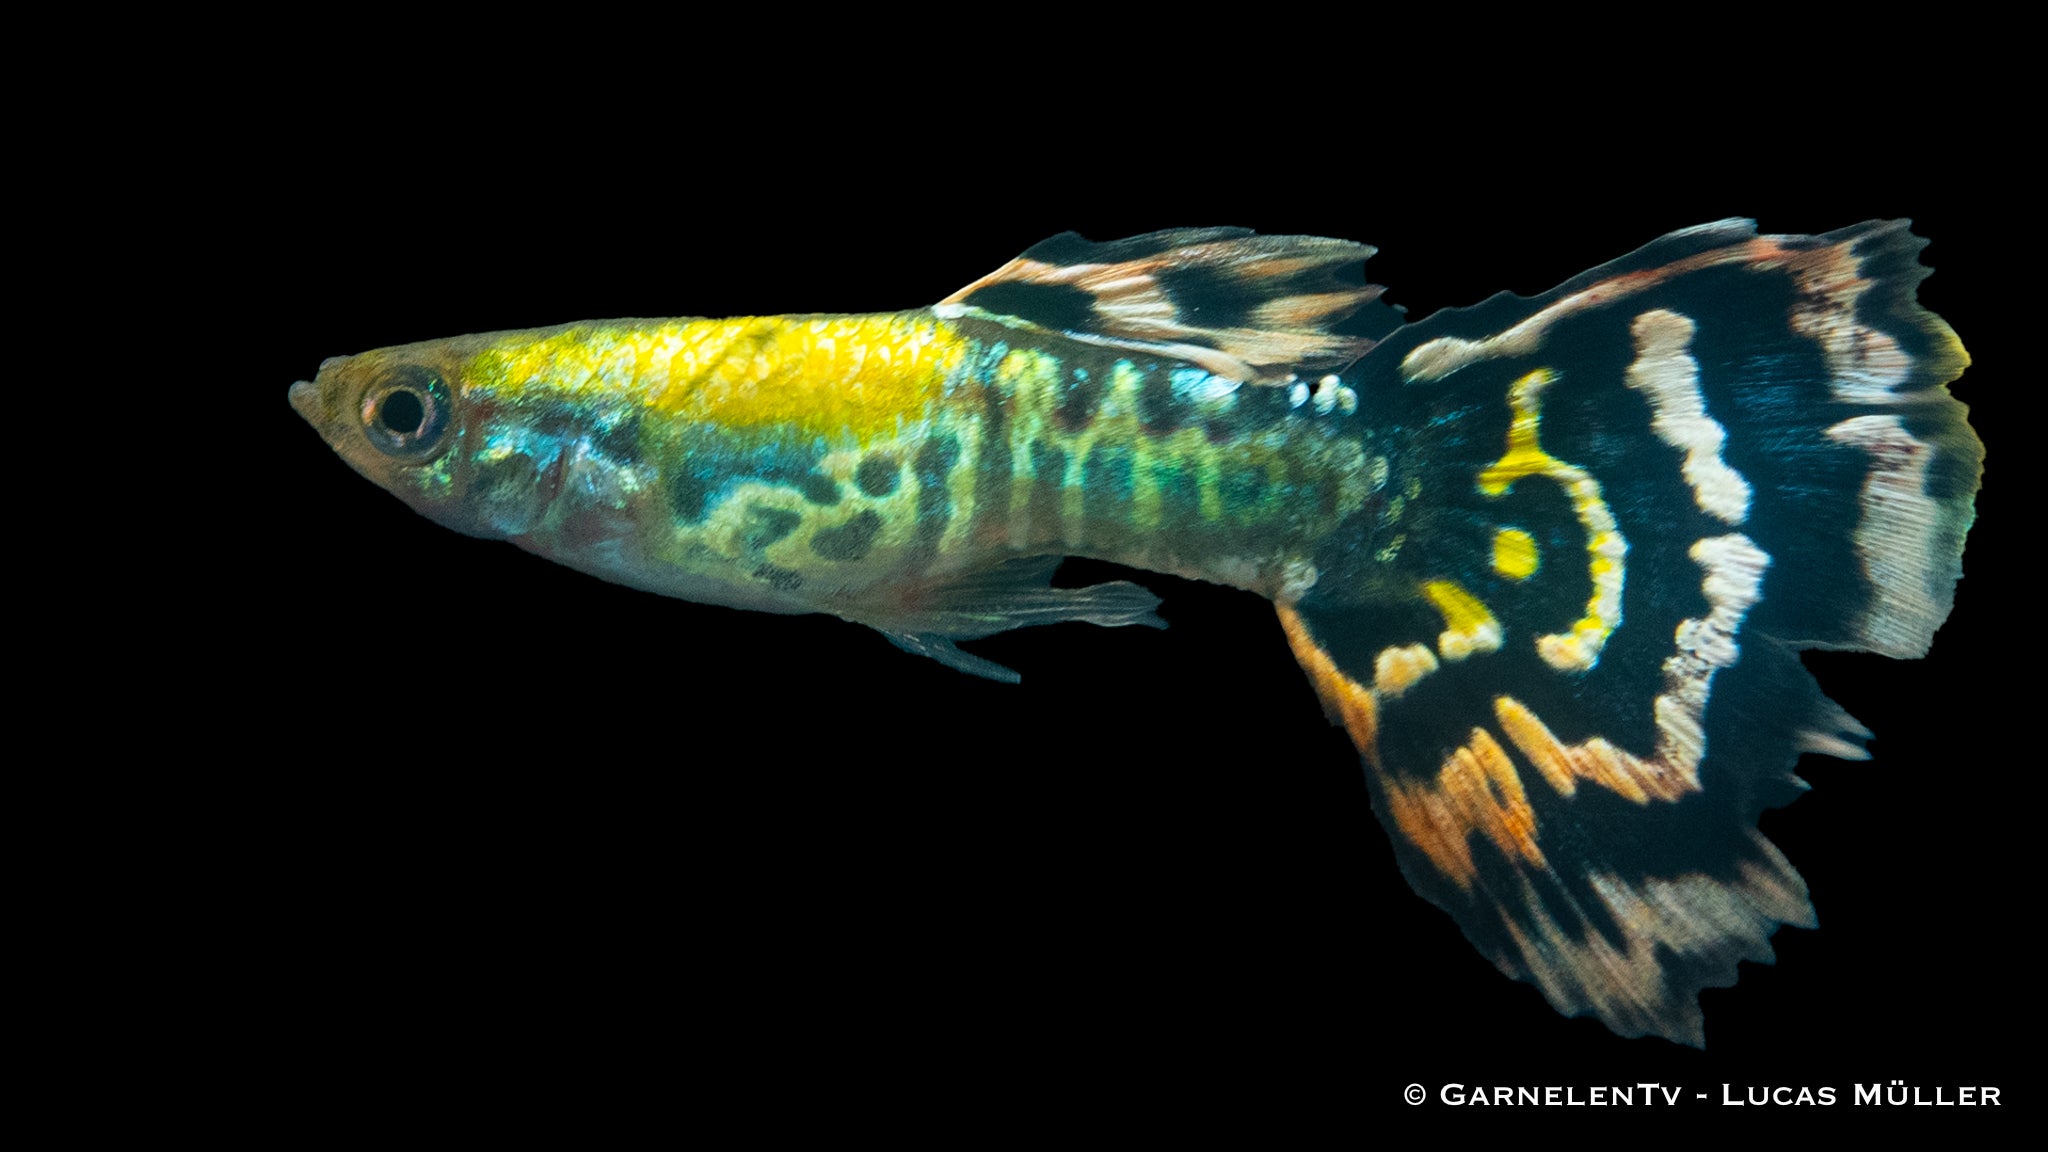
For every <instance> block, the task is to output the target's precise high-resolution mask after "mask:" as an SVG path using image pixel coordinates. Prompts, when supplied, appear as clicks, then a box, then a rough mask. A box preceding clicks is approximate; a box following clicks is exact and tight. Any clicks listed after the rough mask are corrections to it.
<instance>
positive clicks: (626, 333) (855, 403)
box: [483, 312, 968, 444]
mask: <svg viewBox="0 0 2048 1152" xmlns="http://www.w3.org/2000/svg"><path fill="white" fill-rule="evenodd" d="M967 349H968V342H967V341H966V340H965V339H964V338H963V337H961V336H960V335H959V334H958V333H957V332H956V331H955V330H954V328H953V326H952V325H950V324H948V323H947V322H945V321H943V320H940V319H939V318H937V317H935V316H933V315H931V314H930V313H928V312H895V313H880V314H873V315H860V316H810V317H805V316H794V317H792V316H757V317H739V318H735V319H730V320H662V321H649V322H634V321H627V322H621V323H617V324H603V323H599V324H579V325H572V326H570V327H568V328H565V329H562V330H559V331H553V332H548V333H544V334H539V335H535V334H529V333H518V334H515V335H513V336H511V337H508V338H507V339H506V340H504V341H502V342H501V343H500V344H498V345H497V346H494V347H493V348H492V349H490V350H489V351H488V352H486V353H485V358H486V360H488V361H489V363H488V365H487V366H486V367H485V370H484V373H483V375H484V376H485V378H487V379H488V380H490V382H491V384H492V386H494V387H496V388H499V389H501V390H503V391H506V392H508V393H517V392H519V391H521V390H525V389H532V388H536V387H546V388H552V389H555V390H558V391H561V392H564V393H566V394H569V395H571V396H587V395H589V394H591V393H610V394H614V395H617V396H619V397H620V398H621V399H622V400H626V401H631V402H635V403H638V404H640V405H643V406H644V407H645V408H647V409H648V410H651V411H654V412H658V413H661V414H663V415H667V416H673V417H676V418H678V419H684V420H700V421H706V422H713V423H717V424H720V425H723V426H725V427H728V428H753V427H765V426H779V427H785V428H789V429H792V430H795V431H797V432H800V433H804V434H807V435H813V436H822V437H827V438H836V437H841V436H851V437H852V438H854V439H855V440H856V441H857V442H859V443H862V444H865V443H868V442H870V441H871V440H873V439H875V438H877V437H880V436H885V435H889V434H892V433H894V432H895V431H896V430H897V429H899V428H901V427H903V426H904V425H905V424H906V423H909V422H913V421H916V420H919V419H921V418H923V417H924V416H926V415H927V414H928V413H929V412H930V411H931V410H932V409H933V407H934V406H935V405H936V404H937V402H938V401H939V399H940V397H941V395H942V394H943V392H944V389H945V385H946V382H947V380H948V379H949V377H951V376H952V375H953V374H955V372H956V371H957V370H958V368H959V367H960V363H961V360H962V358H963V356H965V355H966V352H967Z"/></svg>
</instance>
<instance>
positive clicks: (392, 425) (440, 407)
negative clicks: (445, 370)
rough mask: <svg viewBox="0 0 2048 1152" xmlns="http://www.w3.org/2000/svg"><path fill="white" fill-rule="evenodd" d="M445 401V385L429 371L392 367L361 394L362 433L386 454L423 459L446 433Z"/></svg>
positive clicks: (446, 407)
mask: <svg viewBox="0 0 2048 1152" xmlns="http://www.w3.org/2000/svg"><path fill="white" fill-rule="evenodd" d="M448 400H449V398H448V385H446V384H444V383H442V381H441V377H440V374H439V373H437V372H435V371H434V370H433V369H431V368H427V367H425V366H423V365H419V364H406V365H402V366H400V367H398V368H394V369H392V370H391V371H389V372H387V373H385V374H384V375H382V376H380V377H378V378H377V380H376V381H375V382H374V383H372V384H371V385H370V386H369V387H368V388H367V389H365V390H364V391H363V405H362V417H363V432H364V433H365V434H366V435H368V436H369V438H370V443H372V444H375V445H376V446H377V447H378V449H379V450H381V451H382V452H384V453H385V454H387V455H391V456H400V457H405V458H407V459H414V458H418V457H422V456H426V455H428V454H430V453H432V452H433V451H434V450H435V449H436V448H438V447H440V444H441V440H442V438H443V436H444V435H445V434H446V433H447V431H448V409H449V402H448Z"/></svg>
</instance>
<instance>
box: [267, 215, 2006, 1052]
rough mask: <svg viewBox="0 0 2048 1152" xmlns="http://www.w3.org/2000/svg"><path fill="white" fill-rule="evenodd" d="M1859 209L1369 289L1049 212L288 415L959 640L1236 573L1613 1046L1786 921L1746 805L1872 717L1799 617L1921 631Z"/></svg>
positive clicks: (1904, 473) (1359, 278)
mask: <svg viewBox="0 0 2048 1152" xmlns="http://www.w3.org/2000/svg"><path fill="white" fill-rule="evenodd" d="M1923 244H1924V242H1922V241H1920V240H1918V239H1916V238H1914V237H1913V236H1912V235H1911V234H1910V233H1909V232H1908V230H1907V228H1906V225H1905V224H1904V223H1903V222H1879V223H1870V224H1864V225H1860V226H1857V227H1854V228H1848V229H1844V230H1842V231H1838V232H1833V233H1829V234H1827V235H1825V236H1818V237H1803V236H1761V235H1758V234H1757V233H1756V230H1755V228H1754V226H1753V225H1752V224H1751V223H1750V222H1748V221H1723V222H1720V223H1716V224H1709V225H1705V226H1702V227H1698V228H1691V229H1687V230H1685V231H1681V232H1676V233H1673V234H1671V235H1669V236H1666V237H1664V238H1663V239H1661V240H1658V241H1656V242H1655V243H1653V244H1651V245H1649V246H1648V247H1645V248H1643V249H1642V250H1640V251H1638V252H1636V253H1635V254H1633V255H1631V256H1628V257H1626V258H1624V259H1621V260H1618V261H1616V262H1614V263H1611V264H1608V265H1606V266H1604V267H1601V268H1598V269H1596V270H1594V271H1592V272H1588V273H1586V274H1584V275H1582V276H1579V277H1578V278H1576V279H1574V280H1571V281H1570V282H1568V283H1566V284H1564V285H1562V286H1561V287H1559V288H1557V289H1555V290H1553V291H1551V292H1548V293H1546V294H1544V295H1541V296H1538V297H1535V298H1533V299H1522V298H1518V297H1513V296H1509V295H1506V294H1502V295H1500V296H1496V297H1494V298H1493V299H1491V300H1489V301H1487V302H1485V303H1483V304H1480V305H1479V306H1477V307H1473V308H1469V309H1455V310H1447V311H1444V312H1440V313H1438V314H1436V315H1433V316H1431V317H1429V318H1428V319H1426V320H1424V321H1422V322H1419V323H1414V324H1403V323H1402V322H1401V318H1400V316H1399V314H1398V313H1397V312H1396V311H1395V310H1394V309H1391V308H1389V307H1387V306H1386V305H1384V304H1383V303H1381V302H1380V301H1379V300H1378V296H1379V294H1380V289H1379V288H1377V287H1374V286H1370V285H1368V284H1366V283H1365V281H1364V278H1363V264H1364V260H1365V258H1366V257H1367V256H1368V255H1370V253H1371V251H1372V250H1371V249H1369V248H1367V247H1364V246H1362V245H1359V244H1353V243H1349V242H1346V241H1342V240H1331V239H1322V238H1316V237H1305V236H1258V235H1254V234H1252V233H1250V232H1248V231H1245V230H1242V229H1227V228H1219V229H1186V230H1176V231H1166V232H1157V233H1153V234H1150V235H1146V236H1138V237H1134V238H1131V239H1127V240H1121V241H1116V242H1113V243H1090V242H1088V241H1086V240H1083V239H1081V238H1080V237H1078V236H1076V235H1073V234H1067V235H1063V236H1058V237H1055V238H1053V239H1051V240H1048V241H1046V242H1044V243H1042V244H1039V245H1038V246H1036V247H1034V248H1032V249H1031V250H1030V251H1028V252H1026V253H1025V254H1024V255H1022V256H1020V257H1018V258H1017V259H1015V260H1013V261H1011V262H1010V263H1008V264H1006V265H1004V266H1003V267H1001V268H999V269H997V270H996V271H995V272H993V273H991V274H990V275H988V276H986V277H984V278H982V279H981V280H978V281H976V282H975V283H973V284H970V285H968V286H967V287H965V288H963V289H961V290H960V291H958V292H956V293H954V294H953V295H951V296H949V297H947V298H946V299H945V300H943V301H941V302H939V303H938V304H936V305H933V306H931V307H928V308H920V309H915V310H912V311H907V312H897V313H887V314H876V315H817V316H773V317H747V318H740V319H729V320H700V319H666V320H612V321H597V322H590V323H579V324H567V325H563V326H560V327H556V328H545V329H537V330H532V331H522V332H497V333H489V334H484V335H476V336H460V337H455V338H453V339H446V340H437V341H430V342H426V343H420V344H411V345H406V346H404V347H398V348H387V349H381V350H377V351H372V352H365V353H362V354H360V355H356V356H347V357H338V358H335V359H331V360H329V361H327V362H326V363H324V364H322V365H321V368H320V372H319V374H318V377H317V378H316V379H315V380H313V381H311V382H304V381H302V382H300V383H298V384H295V385H293V386H292V389H291V402H292V405H293V407H294V408H296V409H297V410H298V411H299V413H300V414H301V415H303V416H304V417H305V418H306V420H308V421H309V422H310V423H312V425H313V426H314V427H315V428H316V429H318V430H319V432H320V434H321V435H322V436H323V437H324V438H325V439H326V440H327V441H328V443H329V444H330V445H331V446H332V447H333V448H334V449H335V451H337V452H339V453H340V454H341V455H342V457H343V458H344V459H345V460H347V461H348V463H349V464H350V466H352V467H353V468H355V469H356V470H357V471H358V472H360V473H362V474H363V475H364V476H366V477H368V478H369V479H370V480H372V481H374V482H375V483H377V484H378V485H380V486H382V487H383V488H385V489H386V490H388V491H390V492H391V493H393V494H394V495H397V496H398V497H399V498H401V499H403V500H404V501H406V502H407V503H408V504H410V505H411V506H412V507H413V508H415V509H416V510H418V511H419V512H421V513H422V514H424V515H426V516H429V517H431V518H433V519H434V520H437V521H439V522H440V523H442V524H445V525H447V526H449V527H451V528H454V529H457V530H458V531H462V532H466V533H470V534H473V535H478V536H488V537H502V538H505V539H509V540H511V541H513V542H515V543H517V544H518V545H519V546H520V547H522V548H525V549H528V550H530V551H533V552H536V553H539V554H541V555H543V556H547V557H549V558H551V559H554V560H556V561H559V562H561V563H563V564H567V565H569V566H571V567H574V568H577V569H580V570H582V571H585V572H588V573H591V574H593V575H597V576H600V577H603V578H605V579H607V580H613V581H617V582H619V583H622V584H627V585H631V586H633V587H636V588H641V589H646V590H648V591H652V592H658V593H662V594H666V595H671V596H679V597H684V598H687V599H690V600H697V601H703V602H708V603H714V604H725V605H732V606H737V607H742V608H754V609H761V610H764V611H771V612H829V613H832V614H834V615H837V616H841V617H844V618H845V619H848V620H853V621H857V622H859V623H862V624H865V625H868V626H870V627H872V628H874V629H876V630H878V631H880V632H881V633H882V634H883V635H884V636H886V637H887V638H888V639H889V640H891V641H892V642H893V643H895V644H897V645H898V646H900V647H902V648H905V649H907V650H909V651H911V652H915V653H921V654H924V655H927V656H931V657H933V658H935V659H938V660H940V661H943V662H945V663H947V664H949V665H952V666H953V667H956V668H959V669H961V670H963V671H966V672H969V673H973V674H976V675H981V676H987V677H991V678H994V679H998V680H1015V679H1016V676H1015V674H1014V673H1012V672H1010V671H1009V670H1007V669H1005V668H1003V667H1001V666H999V665H996V664H994V663H992V662H991V661H988V660H986V659H984V658H982V657H979V656H975V655H973V654H971V653H969V652H966V651H964V650H962V649H961V648H959V647H958V646H957V644H956V642H957V641H961V640H971V639H973V638H976V637H982V636H987V635H990V634H993V633H997V632H1002V631H1005V630H1008V629H1013V628H1020V627H1025V626H1029V625H1035V624H1048V623H1055V622H1060V621H1070V620H1081V621H1088V622H1092V623H1096V624H1103V625H1125V624H1147V625H1153V626H1161V622H1160V620H1159V619H1158V618H1157V617H1156V616H1155V615H1154V614H1153V609H1154V608H1155V607H1156V606H1157V604H1158V601H1157V599H1156V598H1155V597H1153V596H1152V595H1151V594H1150V593H1148V592H1146V591H1145V590H1143V589H1142V588H1140V587H1138V586H1137V585H1135V584H1131V583H1128V582H1123V581H1118V582H1113V583H1105V584H1099V585H1096V586H1093V587H1087V588H1061V587H1055V586H1054V585H1053V584H1052V581H1051V576H1052V573H1053V569H1054V567H1055V566H1056V565H1057V563H1058V561H1059V558H1061V557H1064V556H1083V557H1093V558H1099V559H1102V560H1107V561H1112V562H1115V563H1118V564H1122V565H1127V566H1130V567H1133V568H1140V569H1147V570H1151V571H1157V572H1165V573H1173V574H1177V575H1181V576H1186V577H1192V578H1196V579H1201V580H1208V581H1214V582H1217V583H1221V584H1226V585H1231V586H1234V587H1237V588H1242V589H1248V590H1250V591H1253V592H1256V593H1258V594H1260V595H1262V596H1265V597H1267V598H1269V599H1271V600H1272V601H1273V602H1274V604H1275V605H1276V608H1277V611H1278V614H1279V618H1280V626H1281V628H1282V629H1283V630H1284V632H1285V635H1286V638H1287V641H1288V643H1289V644H1290V645H1291V646H1292V649H1293V651H1294V654H1295V656H1296V657H1297V658H1298V660H1299V661H1300V663H1301V665H1302V667H1303V668H1304V669H1305V670H1306V671H1307V673H1308V675H1309V678H1310V680H1311V682H1312V683H1313V684H1314V686H1315V689H1316V691H1317V693H1318V694H1319V695H1320V696H1321V699H1322V701H1323V704H1324V706H1325V708H1326V710H1327V712H1328V713H1329V715H1330V716H1331V718H1332V719H1333V720H1334V721H1336V722H1337V723H1340V724H1342V725H1343V727H1344V728H1345V729H1346V730H1347V731H1348V733H1349V734H1350V736H1351V738H1352V740H1353V742H1354V743H1355V744H1356V746H1357V748H1358V751H1359V753H1360V755H1361V757H1362V760H1363V763H1364V767H1365V770H1366V776H1367V778H1368V781H1369V785H1370V791H1371V794H1372V798H1373V804H1374V806H1375V808H1376V810H1377V811H1378V812H1379V814H1380V819H1381V821H1382V822H1383V823H1384V825H1385V826H1386V829H1387V831H1388V833H1389V835H1390V837H1391V839H1392V840H1393V842H1394V845H1395V848H1396V853H1397V855H1398V857H1399V859H1400V861H1401V865H1402V868H1403V871H1404V873H1405V874H1406V876H1407V878H1408V880H1409V881H1410V883H1411V884H1412V885H1413V886H1414V888H1415V889H1416V890H1417V891H1418V892H1420V893H1421V894H1422V895H1424V896H1425V897H1427V898H1428V899H1430V900H1431V901H1432V902H1434V903H1435V904H1436V905H1438V906H1439V907H1441V908H1443V909H1444V910H1445V911H1447V912H1448V913H1450V915H1451V916H1452V917H1453V918H1454V919H1455V920H1456V921H1457V922H1458V924H1459V926H1460V927H1461V928H1462V929H1463V930H1464V932H1465V934H1466V936H1467V937H1468V938H1469V939H1470V940H1471V941H1472V942H1473V943H1474V944H1475V945H1477V946H1478V947H1479V948H1480V949H1481V950H1482V951H1483V952H1484V953H1485V954H1486V955H1487V956H1489V957H1490V958H1491V959H1493V960H1494V962H1495V963H1496V964H1497V965H1498V966H1499V967H1500V968H1501V969H1502V970H1503V971H1505V972H1507V973H1508V974H1510V975H1511V976H1514V977H1516V978H1518V979H1522V980H1526V981H1529V982H1531V983H1533V984H1535V985H1536V986H1537V987H1538V988H1539V989H1541V990H1542V992H1543V994H1544V995H1545V996H1546V997H1547V998H1548V999H1549V1001H1550V1003H1551V1004H1552V1005H1553V1006H1554V1007H1555V1008H1556V1009H1557V1010H1559V1011H1560V1012H1564V1013H1566V1014H1569V1015H1578V1014H1585V1013H1591V1014H1594V1015H1596V1016H1598V1017H1599V1018H1600V1019H1601V1020H1602V1021H1603V1022H1605V1023H1606V1025H1607V1026H1608V1027H1609V1028H1611V1029H1613V1030H1614V1031H1616V1032H1618V1033H1621V1034H1623V1035H1630V1036H1633V1035H1643V1034H1654V1035H1661V1036H1664V1037H1667V1038H1669V1039H1672V1040H1676V1041H1681V1042H1685V1043H1691V1044H1699V1043H1702V1040H1703V1032H1702V1021H1701V1016H1700V1011H1699V1005H1698V993H1699V991H1700V990H1701V989H1702V988H1705V987H1712V986H1722V985H1727V984H1731V983H1733V982H1734V977H1735V969H1736V964H1737V963H1738V962H1739V961H1741V960H1745V959H1748V960H1766V959H1768V958H1769V957H1770V955H1771V952H1770V945H1769V942H1768V939H1769V936H1770V935H1771V933H1772V932H1773V931H1775V929H1776V927H1777V925H1778V924H1779V923H1791V924H1798V925H1806V926H1810V925H1811V924H1812V923H1813V912H1812V908H1811V905H1810V904H1809V902H1808V899H1807V894H1806V889H1805V885H1804V883H1803V882H1802V880H1801V879H1800V877H1799V875H1798V873H1797V872H1795V871H1794V870H1793V868H1792V866H1791V865H1790V864H1789V863H1787V861H1786V860H1785V858H1784V857H1783V856H1782V855H1781V854H1780V853H1779V852H1778V850H1777V849H1776V848H1775V847H1773V846H1772V845H1771V844H1770V842H1768V841H1767V840H1765V839H1764V838H1763V837H1762V835H1761V834H1760V833H1759V832H1758V831H1757V821H1758V817H1759V815H1760V813H1761V811H1762V810H1763V809H1764V808H1766V807H1769V806H1772V805H1775V804H1779V803H1783V802H1785V801H1786V800H1788V799H1790V798H1791V796H1792V795H1794V794H1795V791H1796V789H1798V788H1799V787H1802V786H1803V785H1802V784H1801V783H1800V781H1799V780H1798V778H1797V777H1795V776H1793V775H1792V774H1791V772H1790V768H1791V766H1792V763H1793V761H1794V760H1795V759H1796V757H1797V756H1798V755H1799V754H1800V753H1802V752H1821V753H1826V754H1829V755H1833V756H1838V757H1843V758H1847V759H1861V758H1863V757H1865V755H1866V753H1865V751H1864V748H1863V746H1862V740H1863V739H1864V738H1866V737H1868V736H1869V734H1870V733H1869V732H1868V730H1866V729H1864V728H1863V727H1862V726H1861V725H1859V724H1858V723H1857V722H1856V721H1855V720H1853V719H1851V718H1850V717H1849V716H1848V714H1847V713H1846V712H1844V711H1843V710H1842V709H1841V708H1839V707H1838V706H1836V705H1835V704H1834V703H1832V702H1831V701H1829V700H1828V699H1827V698H1826V697H1825V696H1823V695H1822V694H1821V692H1820V690H1819V687H1818V685H1817V684H1816V683H1815V681H1814V680H1813V678H1812V677H1811V676H1810V675H1809V674H1808V673H1807V672H1806V671H1805V670H1804V669H1803V668H1802V667H1801V665H1800V663H1799V660H1798V656H1797V651H1798V650H1799V649H1801V648H1807V647H1829V648H1847V649H1861V650H1868V651H1874V652H1880V653H1884V654H1886V655H1890V656H1897V657H1913V656H1919V655H1921V654H1924V653H1925V652H1926V650H1927V648H1928V646H1929V644H1930V643H1931V641H1932V638H1933V634H1934V631H1935V629H1936V628H1938V627H1939V626H1940V624H1941V623H1942V621H1943V620H1944V619H1945V618H1946V616H1947V614H1948V611H1949V608H1950V604H1951V601H1952V598H1953V595H1954V584H1955V581H1956V579H1957V578H1958V576H1959V575H1960V562H1961V554H1962V547H1963V540H1964V535H1965V533H1966V532H1967V530H1968V528H1969V525H1970V522H1971V519H1972V515H1973V504H1972V502H1973V499H1974V494H1975V491H1976V488H1977V484H1978V477H1979V473H1980V471H1981V462H1982V457H1983V448H1982V445H1981V444H1980V442H1979V441H1978V439H1977V437H1976V436H1975V434H1974V433H1973V432H1972V431H1971V429H1970V428H1969V426H1968V424H1967V423H1966V422H1965V414H1966V413H1965V409H1964V407H1963V405H1962V404H1961V403H1959V402H1957V401H1956V400H1955V399H1954V398H1952V397H1951V396H1950V395H1949V394H1948V391H1947V388H1946V385H1947V384H1948V383H1949V382H1950V381H1952V380H1954V379H1955V378H1956V377H1957V376H1958V375H1959V374H1960V373H1961V372H1962V370H1963V368H1964V367H1965V366H1966V365H1967V363H1968V358H1967V356H1966V354H1965V353H1964V351H1963V348H1962V346H1961V344H1960V343H1959V342H1958V341H1957V339H1956V337H1955V335H1954V333H1952V332H1951V331H1950V330H1949V328H1948V326H1947V325H1946V324H1944V323H1943V322H1942V321H1941V320H1940V319H1939V318H1937V317H1935V316H1933V315H1932V314H1930V313H1928V312H1926V311H1924V310H1922V309H1921V308H1920V307H1919V306H1918V305H1917V304H1916V303H1915V301H1914V290H1915V287H1916V286H1917V284H1918V283H1919V281H1920V280H1921V278H1922V277H1924V276H1925V275H1926V269H1925V268H1923V267H1922V266H1920V265H1919V263H1918V262H1917V254H1918V252H1919V251H1920V249H1921V247H1923Z"/></svg>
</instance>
